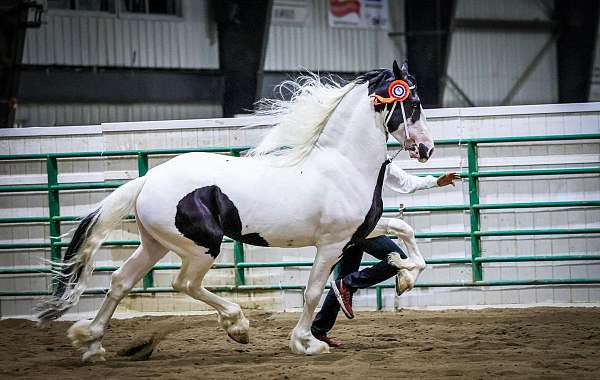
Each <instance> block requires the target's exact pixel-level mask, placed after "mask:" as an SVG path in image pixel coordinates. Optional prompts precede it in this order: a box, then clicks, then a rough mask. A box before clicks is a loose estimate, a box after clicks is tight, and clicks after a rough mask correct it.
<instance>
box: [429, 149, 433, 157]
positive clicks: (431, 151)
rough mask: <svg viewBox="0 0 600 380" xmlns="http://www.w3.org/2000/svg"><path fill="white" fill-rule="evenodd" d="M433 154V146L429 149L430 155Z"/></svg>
mask: <svg viewBox="0 0 600 380" xmlns="http://www.w3.org/2000/svg"><path fill="white" fill-rule="evenodd" d="M431 156H433V148H431V149H429V157H430V158H431Z"/></svg>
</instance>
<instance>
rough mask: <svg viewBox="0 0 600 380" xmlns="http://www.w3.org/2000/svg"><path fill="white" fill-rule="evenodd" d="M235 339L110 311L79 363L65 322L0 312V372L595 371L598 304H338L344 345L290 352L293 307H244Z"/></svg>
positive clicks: (418, 374) (181, 375)
mask: <svg viewBox="0 0 600 380" xmlns="http://www.w3.org/2000/svg"><path fill="white" fill-rule="evenodd" d="M247 315H248V317H249V319H250V323H251V342H250V344H247V345H240V344H237V343H235V342H233V341H232V340H230V339H228V338H227V336H226V334H225V333H224V332H223V331H221V330H220V329H219V328H218V327H217V322H216V317H215V316H214V315H206V316H185V317H181V316H169V317H143V318H134V319H128V320H113V322H112V325H111V327H110V329H109V331H108V332H107V334H106V336H105V339H104V347H105V348H106V350H107V361H106V362H101V363H95V364H84V363H81V362H80V361H79V356H80V355H79V352H78V351H77V350H76V349H74V348H72V347H71V346H70V344H69V341H68V340H67V338H66V336H65V331H66V329H67V328H68V327H69V326H70V324H71V322H55V323H53V324H51V325H50V326H48V327H45V328H37V327H36V326H35V324H34V322H31V321H26V320H4V321H0V342H2V343H1V344H0V361H1V363H0V364H1V365H0V378H2V379H11V378H27V379H90V378H92V377H93V378H97V379H103V378H106V379H131V378H143V377H148V378H161V379H163V378H164V379H200V378H201V379H213V378H214V379H262V380H264V379H329V378H336V379H376V378H412V379H430V378H446V377H453V378H461V377H462V378H470V379H477V378H482V379H489V378H494V377H501V378H544V379H554V378H556V379H559V378H571V379H575V378H600V309H598V308H530V309H487V310H449V311H412V310H405V311H399V312H358V313H357V317H356V319H354V320H352V321H349V320H346V319H345V318H343V316H341V314H340V316H341V317H340V318H339V319H338V324H337V325H336V329H335V330H334V333H333V334H332V335H334V336H335V337H336V338H338V339H340V340H342V341H343V342H344V347H343V348H338V349H332V353H330V354H327V355H321V356H315V357H303V356H296V355H293V354H291V353H290V351H289V349H288V347H287V337H288V334H289V332H290V329H291V328H292V327H293V326H294V324H295V322H296V320H297V318H298V315H297V314H289V313H286V314H270V313H264V312H262V313H261V312H248V313H247ZM165 328H168V329H170V328H173V329H174V331H173V332H172V333H171V334H170V335H168V336H167V337H166V338H165V339H164V340H163V341H161V342H160V344H159V345H158V347H157V350H156V351H155V352H154V354H153V355H152V357H151V358H150V360H147V361H129V360H126V359H124V358H122V357H120V356H117V351H118V350H120V349H122V348H124V347H126V346H127V345H128V344H129V343H130V342H131V341H132V339H134V338H136V337H138V338H139V337H140V336H144V334H149V333H151V332H152V331H156V330H157V329H165Z"/></svg>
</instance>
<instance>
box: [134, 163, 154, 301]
mask: <svg viewBox="0 0 600 380" xmlns="http://www.w3.org/2000/svg"><path fill="white" fill-rule="evenodd" d="M137 164H138V176H140V177H143V176H145V175H146V173H148V154H146V153H138V156H137ZM142 286H143V287H144V289H148V288H152V287H154V271H153V270H152V269H150V271H149V272H148V273H146V275H145V276H144V280H143V281H142Z"/></svg>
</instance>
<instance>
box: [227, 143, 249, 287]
mask: <svg viewBox="0 0 600 380" xmlns="http://www.w3.org/2000/svg"><path fill="white" fill-rule="evenodd" d="M230 154H231V155H232V156H233V157H239V156H240V152H239V151H237V150H232V151H231V152H230ZM245 256H246V255H245V254H244V244H243V243H240V242H239V241H234V242H233V265H234V266H235V286H240V285H245V284H246V275H245V273H244V268H239V267H238V264H240V263H243V262H244V261H245V260H246V257H245Z"/></svg>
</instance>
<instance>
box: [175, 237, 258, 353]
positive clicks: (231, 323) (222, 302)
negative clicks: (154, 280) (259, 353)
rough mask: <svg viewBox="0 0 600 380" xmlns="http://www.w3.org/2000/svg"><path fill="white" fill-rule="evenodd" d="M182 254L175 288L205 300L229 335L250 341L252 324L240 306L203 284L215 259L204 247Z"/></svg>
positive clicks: (238, 339) (240, 340) (242, 341)
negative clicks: (249, 333) (209, 289)
mask: <svg viewBox="0 0 600 380" xmlns="http://www.w3.org/2000/svg"><path fill="white" fill-rule="evenodd" d="M188 251H189V252H187V253H186V255H185V256H183V255H182V261H183V264H182V267H181V271H180V272H179V274H178V275H177V277H176V278H175V280H174V281H173V288H174V289H175V290H177V291H179V292H182V293H185V294H187V295H189V296H190V297H192V298H195V299H197V300H199V301H203V302H205V303H206V304H208V305H210V306H212V307H213V308H214V309H215V310H217V313H218V318H219V324H220V325H221V327H222V328H223V330H225V331H226V332H227V335H229V337H230V338H231V339H233V340H235V341H236V342H239V343H248V341H249V336H248V330H249V327H250V324H249V322H248V320H247V319H246V317H245V316H244V313H243V312H242V309H241V308H240V306H239V305H238V304H236V303H233V302H231V301H228V300H226V299H224V298H221V297H219V296H217V295H216V294H214V293H211V292H210V291H208V290H207V289H206V288H204V287H203V286H202V281H203V280H204V276H205V275H206V273H207V272H208V270H209V269H210V268H211V267H212V264H213V262H214V261H215V259H214V258H213V257H211V256H210V255H208V254H206V253H205V252H204V250H203V249H201V248H199V247H198V248H197V249H190V250H188Z"/></svg>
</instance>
